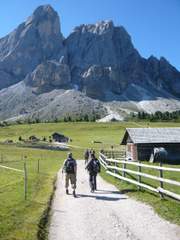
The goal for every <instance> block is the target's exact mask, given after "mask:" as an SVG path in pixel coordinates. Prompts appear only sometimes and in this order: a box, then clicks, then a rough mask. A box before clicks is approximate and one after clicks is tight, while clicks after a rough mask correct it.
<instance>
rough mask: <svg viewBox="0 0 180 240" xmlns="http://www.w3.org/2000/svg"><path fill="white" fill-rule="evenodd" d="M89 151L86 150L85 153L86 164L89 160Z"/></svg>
mask: <svg viewBox="0 0 180 240" xmlns="http://www.w3.org/2000/svg"><path fill="white" fill-rule="evenodd" d="M89 155H90V154H89V149H86V151H85V152H84V160H85V164H87V163H88V160H89Z"/></svg>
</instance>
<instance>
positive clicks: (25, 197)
mask: <svg viewBox="0 0 180 240" xmlns="http://www.w3.org/2000/svg"><path fill="white" fill-rule="evenodd" d="M24 199H25V200H27V166H26V162H24Z"/></svg>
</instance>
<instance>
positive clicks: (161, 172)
mask: <svg viewBox="0 0 180 240" xmlns="http://www.w3.org/2000/svg"><path fill="white" fill-rule="evenodd" d="M159 166H160V167H162V161H160V163H159ZM159 177H160V178H163V170H162V169H159ZM160 187H161V188H163V181H161V180H160ZM160 196H161V198H164V195H163V193H160Z"/></svg>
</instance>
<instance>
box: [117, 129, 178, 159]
mask: <svg viewBox="0 0 180 240" xmlns="http://www.w3.org/2000/svg"><path fill="white" fill-rule="evenodd" d="M121 145H126V156H127V158H131V159H132V160H134V161H137V160H139V161H141V160H149V159H150V157H151V154H152V153H153V150H154V148H164V149H166V151H167V154H168V155H167V159H168V161H170V162H178V163H180V128H127V129H126V132H125V134H124V136H123V139H122V142H121Z"/></svg>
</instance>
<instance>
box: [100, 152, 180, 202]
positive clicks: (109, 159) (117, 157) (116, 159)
mask: <svg viewBox="0 0 180 240" xmlns="http://www.w3.org/2000/svg"><path fill="white" fill-rule="evenodd" d="M122 156H123V154H122V153H117V152H115V153H114V155H113V153H112V152H103V153H100V155H99V160H100V163H101V165H102V166H103V167H104V168H105V170H106V173H107V174H109V175H111V176H114V177H116V178H118V179H120V180H123V181H126V182H129V183H131V184H135V185H136V186H138V189H141V188H145V189H148V190H150V191H153V192H156V193H159V194H160V196H161V197H162V198H163V196H164V195H167V196H169V197H171V198H174V199H176V200H179V201H180V195H179V194H178V193H175V192H172V191H169V190H167V189H165V188H164V183H168V184H170V185H175V186H178V187H180V182H179V181H175V180H171V179H167V178H164V176H163V175H164V174H163V173H164V172H165V171H166V172H167V171H169V172H179V174H180V168H171V167H163V166H162V164H161V163H160V166H155V165H154V166H153V165H148V164H143V163H141V162H132V161H127V160H124V159H126V158H125V157H122ZM130 166H137V168H138V171H135V170H134V169H133V170H132V169H128V167H130ZM144 168H145V169H151V170H157V171H158V172H159V177H158V176H155V175H152V174H149V173H143V169H144ZM127 174H128V175H129V174H130V175H135V176H137V179H136V180H134V179H132V178H128V177H127V176H126V175H127ZM142 177H144V178H148V179H151V180H155V181H158V182H159V186H158V187H153V186H152V185H150V184H147V183H144V182H142V179H141V178H142Z"/></svg>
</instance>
